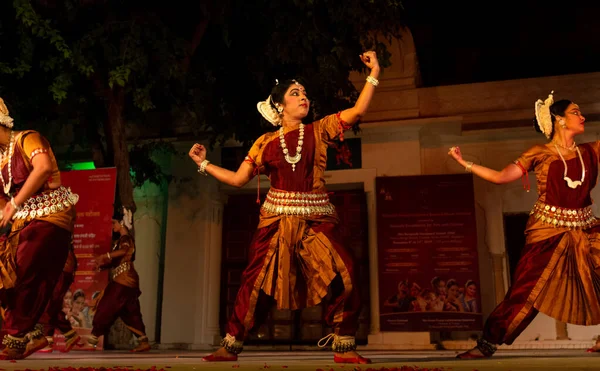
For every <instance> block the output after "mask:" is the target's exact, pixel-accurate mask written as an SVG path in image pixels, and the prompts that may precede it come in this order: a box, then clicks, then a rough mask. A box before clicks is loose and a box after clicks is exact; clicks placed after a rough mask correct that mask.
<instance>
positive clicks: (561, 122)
mask: <svg viewBox="0 0 600 371" xmlns="http://www.w3.org/2000/svg"><path fill="white" fill-rule="evenodd" d="M558 124H559V125H560V127H561V128H563V129H564V128H566V127H567V125H566V124H565V120H559V121H558Z"/></svg>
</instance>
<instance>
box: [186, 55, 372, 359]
mask: <svg viewBox="0 0 600 371" xmlns="http://www.w3.org/2000/svg"><path fill="white" fill-rule="evenodd" d="M361 59H362V61H363V62H364V64H365V65H366V66H367V67H368V68H370V69H371V74H370V76H369V77H367V83H366V84H365V86H364V88H363V89H362V92H361V94H360V96H359V98H358V100H357V101H356V104H355V105H354V107H352V108H350V109H347V110H344V111H341V112H339V113H337V114H332V115H329V116H326V117H324V118H322V119H321V120H317V121H315V122H313V123H310V124H306V125H305V124H304V123H303V122H302V120H303V119H305V118H306V116H307V114H308V112H309V108H310V101H309V99H308V97H307V93H306V91H305V89H304V86H302V85H301V84H299V83H298V82H297V81H295V80H288V81H285V82H282V83H281V84H279V83H278V84H277V85H276V86H275V87H274V88H273V90H272V92H271V95H270V96H269V97H268V98H267V100H266V101H263V102H259V104H258V105H257V108H258V110H259V112H260V113H261V114H262V115H263V117H264V118H265V119H266V120H267V121H269V122H270V123H271V124H273V125H274V126H279V130H278V131H275V132H270V133H267V134H264V135H263V136H261V137H260V138H259V139H258V140H257V141H256V142H255V143H254V145H253V146H252V148H251V149H250V152H249V153H248V156H247V157H246V160H245V161H244V162H243V163H242V165H241V166H240V168H239V170H238V171H237V172H232V171H229V170H226V169H223V168H220V167H218V166H216V165H213V164H211V163H210V162H209V161H208V160H206V149H205V148H204V147H203V146H201V145H199V144H196V145H194V146H193V147H192V149H191V150H190V153H189V155H190V157H191V158H192V159H193V160H194V162H195V163H196V164H197V165H198V171H199V172H200V173H203V174H205V175H206V174H210V175H212V176H213V177H215V178H216V179H217V180H219V181H221V182H223V183H225V184H229V185H233V186H236V187H241V186H243V185H244V184H246V183H248V182H249V181H250V180H251V179H252V178H253V177H254V176H255V175H258V174H259V173H263V174H267V175H269V178H270V182H271V189H270V190H269V193H268V195H267V198H266V200H265V202H264V204H263V205H262V209H261V215H260V222H259V225H258V229H257V231H256V233H255V235H254V238H253V239H252V241H251V243H250V248H249V253H248V259H249V262H248V266H247V267H246V269H245V271H244V273H243V274H242V284H241V287H240V289H239V291H238V294H237V298H236V303H235V309H234V312H233V314H232V316H231V318H230V320H229V322H228V324H227V335H226V336H225V338H224V339H223V341H222V342H221V345H222V347H221V348H220V349H218V350H217V351H216V352H215V353H213V354H211V355H209V356H207V357H205V358H204V360H205V361H234V360H237V354H238V353H240V352H241V350H242V344H243V341H244V339H246V337H247V335H248V333H249V332H250V331H252V330H253V329H256V328H258V327H259V326H260V325H261V324H262V322H263V321H264V319H265V316H264V314H265V313H267V312H268V310H269V308H270V307H271V305H272V303H273V302H275V303H276V304H277V308H278V309H291V310H295V309H301V308H305V307H310V306H314V305H318V304H319V303H320V302H321V301H322V299H323V298H324V297H325V296H326V295H327V293H328V290H331V293H332V299H331V300H330V301H329V305H328V306H327V307H326V321H327V323H328V324H329V325H330V326H331V327H332V328H333V329H334V333H332V334H330V335H328V336H326V337H325V338H323V339H322V341H320V342H319V343H320V345H321V346H325V345H326V344H327V343H328V342H329V341H330V340H333V345H332V347H333V351H334V352H335V355H334V360H335V362H338V363H369V362H370V361H369V360H368V359H366V358H363V357H361V356H360V355H359V354H358V353H357V352H356V342H355V339H354V335H355V333H356V330H357V327H358V316H359V311H360V306H361V302H360V296H359V294H358V291H357V287H356V286H357V285H356V272H355V271H354V265H353V259H352V257H351V255H350V254H349V252H348V251H347V250H346V248H344V246H343V245H342V244H341V239H340V237H339V235H338V231H337V228H336V225H337V223H338V222H339V220H338V217H337V214H336V212H335V208H334V207H333V205H331V204H330V203H329V197H328V194H327V191H326V188H325V181H324V173H325V167H326V164H327V147H328V144H329V143H330V141H331V140H332V139H335V138H338V137H342V135H343V132H344V131H345V130H348V129H349V128H351V127H352V125H353V124H354V123H355V122H356V121H357V120H358V119H359V118H360V117H361V116H363V115H364V114H365V113H366V111H367V108H368V106H369V104H370V102H371V99H372V97H373V94H374V92H375V87H376V86H377V85H378V84H379V81H378V80H377V77H378V75H379V64H378V61H377V56H376V55H375V52H366V53H364V54H363V55H362V56H361Z"/></svg>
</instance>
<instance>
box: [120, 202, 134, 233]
mask: <svg viewBox="0 0 600 371" xmlns="http://www.w3.org/2000/svg"><path fill="white" fill-rule="evenodd" d="M121 225H122V226H124V227H127V229H129V230H131V228H133V213H132V212H131V210H128V209H126V208H125V206H123V219H122V220H121Z"/></svg>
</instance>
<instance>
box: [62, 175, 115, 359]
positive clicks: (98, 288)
mask: <svg viewBox="0 0 600 371" xmlns="http://www.w3.org/2000/svg"><path fill="white" fill-rule="evenodd" d="M61 180H62V184H63V185H64V186H65V187H70V188H71V190H72V191H73V192H74V193H77V194H78V195H79V202H78V203H77V205H76V206H75V207H76V209H77V220H76V221H75V229H74V230H73V247H74V249H75V255H76V256H77V271H76V272H75V280H74V282H73V284H72V285H71V289H70V290H69V291H68V292H67V294H66V295H65V298H64V302H63V310H64V311H65V314H66V315H67V318H68V319H69V321H70V322H71V325H72V326H73V327H74V328H75V330H76V331H77V332H78V333H79V335H80V336H81V338H82V341H83V342H86V341H87V337H88V336H89V335H90V334H91V331H92V320H93V318H94V308H95V305H96V302H97V300H98V299H99V295H100V293H101V292H102V290H104V288H105V287H106V285H107V284H108V272H107V271H102V272H98V271H97V270H96V269H95V265H94V256H95V255H97V254H102V253H107V252H109V251H110V249H111V243H112V241H111V239H112V223H111V220H112V215H113V203H114V200H115V189H116V182H117V171H116V169H115V168H102V169H96V170H77V171H68V172H63V173H61ZM102 340H103V339H102V338H101V340H100V343H98V346H97V349H102V345H103V344H102ZM54 341H55V349H57V350H60V349H61V348H62V347H64V337H63V336H62V335H59V334H58V332H57V334H56V335H55V336H54ZM73 349H74V350H77V347H75V348H73Z"/></svg>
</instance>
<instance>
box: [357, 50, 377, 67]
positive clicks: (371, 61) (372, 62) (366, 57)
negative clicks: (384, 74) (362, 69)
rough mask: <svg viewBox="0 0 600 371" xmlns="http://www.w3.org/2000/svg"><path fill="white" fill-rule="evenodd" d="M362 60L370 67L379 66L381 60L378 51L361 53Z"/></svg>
mask: <svg viewBox="0 0 600 371" xmlns="http://www.w3.org/2000/svg"><path fill="white" fill-rule="evenodd" d="M360 60H361V61H362V62H363V63H364V64H365V66H367V67H368V68H370V69H373V68H375V67H379V61H378V60H377V53H375V52H374V51H368V52H364V53H362V54H361V55H360Z"/></svg>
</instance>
